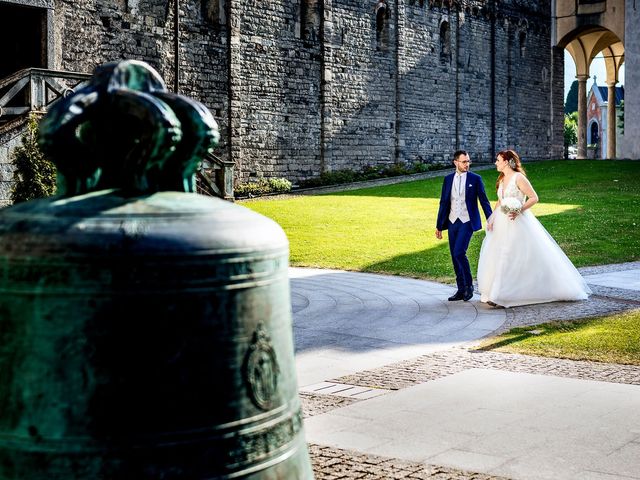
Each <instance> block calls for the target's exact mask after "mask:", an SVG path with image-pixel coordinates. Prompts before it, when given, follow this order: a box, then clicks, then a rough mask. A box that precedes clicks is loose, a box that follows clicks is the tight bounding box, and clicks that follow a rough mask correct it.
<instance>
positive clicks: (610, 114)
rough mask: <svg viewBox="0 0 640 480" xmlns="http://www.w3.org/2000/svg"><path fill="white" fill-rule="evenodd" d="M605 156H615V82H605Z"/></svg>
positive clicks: (609, 157) (610, 157)
mask: <svg viewBox="0 0 640 480" xmlns="http://www.w3.org/2000/svg"><path fill="white" fill-rule="evenodd" d="M607 87H608V95H607V98H608V99H609V100H608V105H607V158H608V159H612V158H616V84H615V82H607Z"/></svg>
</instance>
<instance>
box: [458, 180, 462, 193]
mask: <svg viewBox="0 0 640 480" xmlns="http://www.w3.org/2000/svg"><path fill="white" fill-rule="evenodd" d="M458 196H459V197H460V196H462V175H458Z"/></svg>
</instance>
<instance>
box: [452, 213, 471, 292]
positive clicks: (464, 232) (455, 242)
mask: <svg viewBox="0 0 640 480" xmlns="http://www.w3.org/2000/svg"><path fill="white" fill-rule="evenodd" d="M472 235H473V226H472V225H471V222H465V223H462V222H461V221H460V219H457V220H456V221H455V222H454V223H452V224H450V225H449V250H450V251H451V260H453V269H454V270H455V272H456V283H457V284H458V291H459V292H464V291H465V290H466V289H468V288H472V287H473V278H472V277H471V266H470V265H469V259H468V258H467V248H469V242H470V241H471V236H472Z"/></svg>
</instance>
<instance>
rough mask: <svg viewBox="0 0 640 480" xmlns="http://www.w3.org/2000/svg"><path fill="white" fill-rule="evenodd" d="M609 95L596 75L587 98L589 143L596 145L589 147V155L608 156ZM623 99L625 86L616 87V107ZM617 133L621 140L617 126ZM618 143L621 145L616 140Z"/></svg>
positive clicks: (594, 156) (618, 106) (618, 143)
mask: <svg viewBox="0 0 640 480" xmlns="http://www.w3.org/2000/svg"><path fill="white" fill-rule="evenodd" d="M608 96H609V94H608V88H607V87H606V86H605V87H601V86H599V85H598V84H597V81H596V77H595V76H594V77H593V85H592V86H591V90H590V91H589V96H588V98H587V145H595V148H593V147H590V148H589V156H592V157H593V158H604V157H605V156H606V151H607V108H608V106H609V98H608ZM623 100H624V86H620V87H616V98H615V104H616V109H619V108H620V102H622V101H623ZM616 133H617V139H618V140H620V138H621V137H620V132H619V128H616ZM616 144H617V145H620V142H616ZM616 156H617V155H616Z"/></svg>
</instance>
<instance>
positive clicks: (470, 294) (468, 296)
mask: <svg viewBox="0 0 640 480" xmlns="http://www.w3.org/2000/svg"><path fill="white" fill-rule="evenodd" d="M472 298H473V288H467V289H465V291H464V293H463V294H462V299H463V300H464V301H465V302H468V301H469V300H471V299H472Z"/></svg>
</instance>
